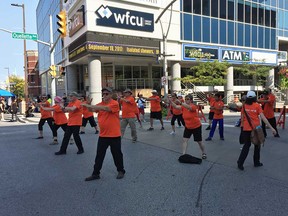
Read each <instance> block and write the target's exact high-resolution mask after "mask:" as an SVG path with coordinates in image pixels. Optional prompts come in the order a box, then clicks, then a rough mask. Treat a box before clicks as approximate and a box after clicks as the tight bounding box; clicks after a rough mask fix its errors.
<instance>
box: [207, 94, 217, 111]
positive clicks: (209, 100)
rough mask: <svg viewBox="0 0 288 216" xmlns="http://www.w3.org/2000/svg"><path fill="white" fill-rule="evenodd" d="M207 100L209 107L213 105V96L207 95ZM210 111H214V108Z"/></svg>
mask: <svg viewBox="0 0 288 216" xmlns="http://www.w3.org/2000/svg"><path fill="white" fill-rule="evenodd" d="M207 100H208V102H209V104H210V107H211V106H213V103H214V102H215V98H214V97H212V96H210V97H207ZM210 112H214V109H210Z"/></svg>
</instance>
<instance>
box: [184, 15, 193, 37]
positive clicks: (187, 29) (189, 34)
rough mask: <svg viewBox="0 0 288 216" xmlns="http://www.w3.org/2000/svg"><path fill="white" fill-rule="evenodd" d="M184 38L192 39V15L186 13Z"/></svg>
mask: <svg viewBox="0 0 288 216" xmlns="http://www.w3.org/2000/svg"><path fill="white" fill-rule="evenodd" d="M184 40H192V15H190V14H184Z"/></svg>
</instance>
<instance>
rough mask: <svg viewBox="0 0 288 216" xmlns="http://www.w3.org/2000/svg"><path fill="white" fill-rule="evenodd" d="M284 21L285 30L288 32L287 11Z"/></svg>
mask: <svg viewBox="0 0 288 216" xmlns="http://www.w3.org/2000/svg"><path fill="white" fill-rule="evenodd" d="M284 20H285V23H284V29H285V30H288V11H285V17H284Z"/></svg>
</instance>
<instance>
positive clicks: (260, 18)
mask: <svg viewBox="0 0 288 216" xmlns="http://www.w3.org/2000/svg"><path fill="white" fill-rule="evenodd" d="M258 13H259V14H258V25H264V8H263V7H262V6H261V5H260V6H259V10H258Z"/></svg>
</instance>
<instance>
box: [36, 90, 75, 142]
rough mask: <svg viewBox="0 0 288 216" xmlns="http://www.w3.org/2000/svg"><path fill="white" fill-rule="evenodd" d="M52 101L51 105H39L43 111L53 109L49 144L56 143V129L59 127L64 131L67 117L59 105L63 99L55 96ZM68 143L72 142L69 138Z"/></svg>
mask: <svg viewBox="0 0 288 216" xmlns="http://www.w3.org/2000/svg"><path fill="white" fill-rule="evenodd" d="M54 103H55V105H53V106H52V107H43V106H41V109H43V110H45V111H53V118H54V123H53V142H52V143H51V144H50V145H57V144H58V139H57V131H58V129H59V128H60V127H61V128H62V130H63V131H64V132H65V131H66V128H67V122H68V121H67V117H66V115H65V113H64V112H63V110H62V108H61V106H63V105H64V101H63V100H62V98H61V97H59V96H56V97H55V98H54ZM70 144H74V140H73V139H70Z"/></svg>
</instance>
